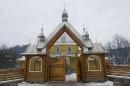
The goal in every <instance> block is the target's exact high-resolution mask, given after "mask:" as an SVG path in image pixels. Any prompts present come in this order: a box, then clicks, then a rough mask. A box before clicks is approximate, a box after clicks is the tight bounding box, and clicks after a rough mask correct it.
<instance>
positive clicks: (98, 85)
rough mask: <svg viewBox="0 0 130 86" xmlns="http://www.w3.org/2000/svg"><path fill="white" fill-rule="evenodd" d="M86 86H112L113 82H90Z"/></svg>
mask: <svg viewBox="0 0 130 86" xmlns="http://www.w3.org/2000/svg"><path fill="white" fill-rule="evenodd" d="M86 86H113V82H111V81H106V82H104V83H94V82H91V83H87V84H86Z"/></svg>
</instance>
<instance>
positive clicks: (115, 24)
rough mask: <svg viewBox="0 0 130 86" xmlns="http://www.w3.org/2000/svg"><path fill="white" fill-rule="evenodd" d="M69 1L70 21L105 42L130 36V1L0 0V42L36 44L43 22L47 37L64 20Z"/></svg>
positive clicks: (80, 30) (94, 38)
mask: <svg viewBox="0 0 130 86" xmlns="http://www.w3.org/2000/svg"><path fill="white" fill-rule="evenodd" d="M64 3H66V9H67V12H68V14H69V22H70V23H71V24H72V25H73V26H74V27H75V28H76V30H78V32H80V33H81V34H82V28H83V25H84V26H85V27H87V28H88V32H89V34H90V37H91V39H92V40H93V41H94V42H95V40H96V39H97V40H98V42H101V43H103V44H105V43H106V42H107V41H109V40H111V39H112V36H113V35H115V34H121V35H123V36H125V37H126V38H129V39H130V0H0V45H1V44H3V43H5V44H8V45H15V44H27V43H29V40H30V41H31V42H32V43H33V42H34V41H35V40H36V39H37V35H38V34H39V33H40V29H41V24H43V25H44V33H45V35H46V36H48V35H49V34H50V33H51V32H52V30H54V28H55V27H56V26H57V25H58V24H59V23H60V22H61V14H62V11H63V8H64Z"/></svg>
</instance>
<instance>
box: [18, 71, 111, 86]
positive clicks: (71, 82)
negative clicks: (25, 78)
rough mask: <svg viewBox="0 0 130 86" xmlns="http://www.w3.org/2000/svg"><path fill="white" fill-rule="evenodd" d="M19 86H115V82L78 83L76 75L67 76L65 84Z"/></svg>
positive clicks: (26, 84)
mask: <svg viewBox="0 0 130 86" xmlns="http://www.w3.org/2000/svg"><path fill="white" fill-rule="evenodd" d="M18 86H113V82H111V81H106V82H103V83H94V82H91V83H80V82H76V73H72V74H68V75H66V81H65V82H48V83H46V84H35V83H33V84H30V83H26V82H22V83H18Z"/></svg>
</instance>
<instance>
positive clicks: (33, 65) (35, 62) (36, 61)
mask: <svg viewBox="0 0 130 86" xmlns="http://www.w3.org/2000/svg"><path fill="white" fill-rule="evenodd" d="M41 71H42V59H41V58H40V57H38V56H35V57H32V58H31V59H30V64H29V72H41Z"/></svg>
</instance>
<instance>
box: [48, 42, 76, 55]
mask: <svg viewBox="0 0 130 86" xmlns="http://www.w3.org/2000/svg"><path fill="white" fill-rule="evenodd" d="M58 46H59V47H60V53H61V54H63V53H65V54H67V53H68V52H67V48H68V46H70V47H71V48H72V54H75V53H77V52H78V46H77V45H76V44H75V45H67V44H66V45H53V46H52V47H51V48H50V54H57V52H56V47H58Z"/></svg>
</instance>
